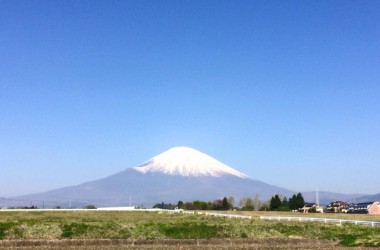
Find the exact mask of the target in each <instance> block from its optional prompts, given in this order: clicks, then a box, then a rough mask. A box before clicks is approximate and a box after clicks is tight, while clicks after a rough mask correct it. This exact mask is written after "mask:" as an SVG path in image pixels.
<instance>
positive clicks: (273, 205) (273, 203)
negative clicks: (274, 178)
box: [269, 194, 281, 210]
mask: <svg viewBox="0 0 380 250" xmlns="http://www.w3.org/2000/svg"><path fill="white" fill-rule="evenodd" d="M280 207H281V199H280V197H279V196H278V194H276V195H275V196H274V197H273V196H272V199H271V200H270V204H269V208H270V210H278V209H279V208H280Z"/></svg>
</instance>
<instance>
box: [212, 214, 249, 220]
mask: <svg viewBox="0 0 380 250" xmlns="http://www.w3.org/2000/svg"><path fill="white" fill-rule="evenodd" d="M205 215H209V216H215V217H225V218H235V219H251V218H252V216H248V215H240V214H219V213H205Z"/></svg>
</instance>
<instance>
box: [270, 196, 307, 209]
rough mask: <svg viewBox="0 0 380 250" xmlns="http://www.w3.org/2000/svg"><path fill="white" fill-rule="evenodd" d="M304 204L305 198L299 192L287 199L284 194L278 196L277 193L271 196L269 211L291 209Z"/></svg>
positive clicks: (298, 207)
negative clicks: (282, 196) (281, 196)
mask: <svg viewBox="0 0 380 250" xmlns="http://www.w3.org/2000/svg"><path fill="white" fill-rule="evenodd" d="M304 205H305V200H304V198H303V196H302V194H301V193H298V194H297V195H295V194H293V196H292V197H291V198H289V200H288V199H287V198H286V196H284V198H282V199H281V198H280V196H279V195H278V194H276V195H275V196H272V198H271V200H270V203H269V210H271V211H291V210H292V211H293V210H298V209H300V208H302V207H303V206H304Z"/></svg>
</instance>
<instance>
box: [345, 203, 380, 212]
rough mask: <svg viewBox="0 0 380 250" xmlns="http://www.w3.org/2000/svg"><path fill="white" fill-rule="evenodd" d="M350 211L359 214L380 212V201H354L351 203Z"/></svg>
mask: <svg viewBox="0 0 380 250" xmlns="http://www.w3.org/2000/svg"><path fill="white" fill-rule="evenodd" d="M348 212H349V213H357V214H380V202H378V201H374V202H373V201H371V202H363V203H352V204H350V207H349V209H348Z"/></svg>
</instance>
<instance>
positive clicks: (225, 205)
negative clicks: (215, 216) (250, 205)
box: [221, 197, 230, 210]
mask: <svg viewBox="0 0 380 250" xmlns="http://www.w3.org/2000/svg"><path fill="white" fill-rule="evenodd" d="M228 209H230V203H228V200H227V197H224V198H223V200H222V207H221V210H228Z"/></svg>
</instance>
